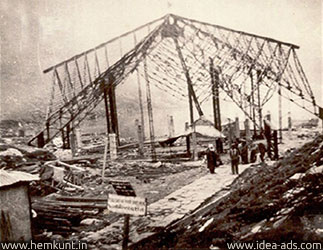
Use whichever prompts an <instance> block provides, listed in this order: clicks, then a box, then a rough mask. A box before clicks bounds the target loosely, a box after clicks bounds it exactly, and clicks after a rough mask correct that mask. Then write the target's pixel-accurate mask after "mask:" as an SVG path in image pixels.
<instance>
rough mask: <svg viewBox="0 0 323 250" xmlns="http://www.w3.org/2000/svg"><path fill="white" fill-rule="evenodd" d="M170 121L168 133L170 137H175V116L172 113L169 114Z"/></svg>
mask: <svg viewBox="0 0 323 250" xmlns="http://www.w3.org/2000/svg"><path fill="white" fill-rule="evenodd" d="M167 118H168V119H167V121H168V135H169V137H173V136H174V135H175V129H174V118H173V116H172V115H170V116H167Z"/></svg>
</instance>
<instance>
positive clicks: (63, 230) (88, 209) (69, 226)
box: [32, 196, 107, 235]
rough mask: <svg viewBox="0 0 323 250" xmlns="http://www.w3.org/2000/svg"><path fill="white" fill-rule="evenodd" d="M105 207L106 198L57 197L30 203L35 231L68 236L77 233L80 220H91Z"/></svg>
mask: <svg viewBox="0 0 323 250" xmlns="http://www.w3.org/2000/svg"><path fill="white" fill-rule="evenodd" d="M106 207H107V199H106V198H92V197H68V196H59V197H55V199H53V200H48V199H40V200H36V201H34V202H33V203H32V209H33V210H34V211H35V212H36V213H37V216H36V217H35V218H34V219H33V226H34V227H35V229H36V230H37V231H44V230H45V229H46V230H47V231H51V232H53V233H58V234H61V235H62V234H68V233H69V232H73V231H77V228H76V227H77V226H79V224H80V222H81V220H83V219H84V218H91V217H95V216H96V215H98V213H99V212H100V211H101V210H103V209H105V208H106Z"/></svg>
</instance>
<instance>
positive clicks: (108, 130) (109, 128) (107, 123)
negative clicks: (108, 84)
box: [103, 88, 112, 134]
mask: <svg viewBox="0 0 323 250" xmlns="http://www.w3.org/2000/svg"><path fill="white" fill-rule="evenodd" d="M107 93H108V90H107V88H104V91H103V97H104V106H105V118H106V125H107V134H110V133H111V132H112V131H111V124H110V112H109V104H108V99H109V98H108V94H107Z"/></svg>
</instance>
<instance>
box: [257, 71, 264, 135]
mask: <svg viewBox="0 0 323 250" xmlns="http://www.w3.org/2000/svg"><path fill="white" fill-rule="evenodd" d="M260 75H261V72H260V71H258V70H257V97H258V113H259V130H260V133H261V132H262V127H263V126H262V107H261V101H260V82H261V77H260Z"/></svg>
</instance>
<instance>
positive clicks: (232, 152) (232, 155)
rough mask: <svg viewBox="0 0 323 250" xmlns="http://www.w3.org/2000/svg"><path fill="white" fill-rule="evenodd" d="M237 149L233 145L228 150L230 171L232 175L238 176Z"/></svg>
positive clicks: (238, 153)
mask: <svg viewBox="0 0 323 250" xmlns="http://www.w3.org/2000/svg"><path fill="white" fill-rule="evenodd" d="M239 155H240V152H239V149H238V147H237V145H235V144H233V145H232V146H231V149H230V158H231V171H232V174H239V169H238V168H239V167H238V166H239Z"/></svg>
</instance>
